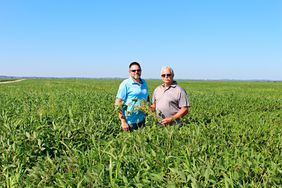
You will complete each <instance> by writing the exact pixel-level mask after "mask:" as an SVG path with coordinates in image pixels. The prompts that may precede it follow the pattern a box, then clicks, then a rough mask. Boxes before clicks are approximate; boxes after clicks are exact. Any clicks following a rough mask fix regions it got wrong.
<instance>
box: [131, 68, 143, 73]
mask: <svg viewBox="0 0 282 188" xmlns="http://www.w3.org/2000/svg"><path fill="white" fill-rule="evenodd" d="M131 72H141V69H136V70H131Z"/></svg>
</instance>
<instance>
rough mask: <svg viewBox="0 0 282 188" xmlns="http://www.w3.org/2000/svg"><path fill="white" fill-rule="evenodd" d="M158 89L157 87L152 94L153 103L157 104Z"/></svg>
mask: <svg viewBox="0 0 282 188" xmlns="http://www.w3.org/2000/svg"><path fill="white" fill-rule="evenodd" d="M156 91H157V88H156V89H155V90H154V92H153V96H152V104H156Z"/></svg>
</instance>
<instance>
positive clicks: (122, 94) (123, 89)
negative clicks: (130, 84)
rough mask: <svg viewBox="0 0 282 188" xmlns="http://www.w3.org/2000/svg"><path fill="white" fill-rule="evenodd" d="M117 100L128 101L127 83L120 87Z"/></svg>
mask: <svg viewBox="0 0 282 188" xmlns="http://www.w3.org/2000/svg"><path fill="white" fill-rule="evenodd" d="M116 98H119V99H122V100H123V101H126V98H127V87H126V83H125V82H124V81H123V82H122V83H121V84H120V85H119V88H118V92H117V95H116Z"/></svg>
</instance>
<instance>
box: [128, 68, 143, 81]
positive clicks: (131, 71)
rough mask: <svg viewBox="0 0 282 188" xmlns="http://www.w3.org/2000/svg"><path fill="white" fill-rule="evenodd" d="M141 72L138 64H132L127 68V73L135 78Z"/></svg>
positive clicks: (137, 77) (138, 76)
mask: <svg viewBox="0 0 282 188" xmlns="http://www.w3.org/2000/svg"><path fill="white" fill-rule="evenodd" d="M141 72H142V70H141V69H140V67H139V66H138V65H132V66H131V67H130V68H129V74H130V76H131V77H132V78H134V79H135V80H136V79H139V78H140V76H141Z"/></svg>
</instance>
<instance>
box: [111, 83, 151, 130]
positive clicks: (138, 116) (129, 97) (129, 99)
mask: <svg viewBox="0 0 282 188" xmlns="http://www.w3.org/2000/svg"><path fill="white" fill-rule="evenodd" d="M148 96H149V92H148V86H147V83H146V81H145V80H144V79H141V82H140V83H138V82H134V81H133V79H132V78H131V77H130V78H128V79H126V80H124V81H123V82H122V83H121V84H120V86H119V89H118V92H117V95H116V98H120V99H122V100H123V102H124V104H125V105H126V108H123V115H124V116H125V119H126V122H127V123H128V124H130V125H132V124H135V123H140V122H142V121H144V119H145V113H144V112H142V111H141V110H140V106H141V101H142V100H144V101H147V99H148Z"/></svg>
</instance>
